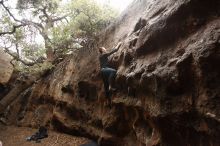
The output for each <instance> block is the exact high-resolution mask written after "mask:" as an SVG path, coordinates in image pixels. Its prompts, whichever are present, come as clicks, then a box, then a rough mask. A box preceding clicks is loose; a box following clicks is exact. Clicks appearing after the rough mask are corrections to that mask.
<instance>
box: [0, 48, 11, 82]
mask: <svg viewBox="0 0 220 146" xmlns="http://www.w3.org/2000/svg"><path fill="white" fill-rule="evenodd" d="M10 61H11V57H10V56H9V55H8V54H6V53H5V52H4V51H3V50H2V49H0V84H6V83H7V82H8V81H9V79H10V77H11V75H12V72H13V66H12V65H11V63H10Z"/></svg>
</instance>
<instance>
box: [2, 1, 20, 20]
mask: <svg viewBox="0 0 220 146" xmlns="http://www.w3.org/2000/svg"><path fill="white" fill-rule="evenodd" d="M0 4H1V5H2V6H3V8H4V9H5V10H6V11H7V12H8V14H9V15H10V16H11V17H12V18H13V19H14V21H16V22H20V23H22V22H21V20H19V19H17V18H15V17H14V15H13V14H12V13H11V11H10V10H9V9H8V7H6V6H5V4H4V1H3V0H1V1H0Z"/></svg>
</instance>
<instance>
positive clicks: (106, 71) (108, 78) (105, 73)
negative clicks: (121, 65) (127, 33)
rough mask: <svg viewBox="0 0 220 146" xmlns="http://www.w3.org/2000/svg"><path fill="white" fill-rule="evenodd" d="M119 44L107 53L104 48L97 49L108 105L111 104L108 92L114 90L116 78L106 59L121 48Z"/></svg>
mask: <svg viewBox="0 0 220 146" xmlns="http://www.w3.org/2000/svg"><path fill="white" fill-rule="evenodd" d="M121 44H122V43H121V42H119V43H118V44H117V46H116V47H114V49H113V50H112V51H111V52H107V50H106V49H105V48H104V47H100V48H99V52H100V56H99V61H100V68H101V75H102V79H103V82H104V88H105V96H106V98H107V99H108V102H109V104H111V95H110V91H113V90H114V89H115V88H114V81H115V77H116V72H117V71H116V70H115V69H113V68H110V67H109V64H108V57H109V56H110V55H112V54H113V53H115V52H117V51H118V50H119V48H120V46H121Z"/></svg>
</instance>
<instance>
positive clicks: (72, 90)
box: [7, 0, 220, 146]
mask: <svg viewBox="0 0 220 146" xmlns="http://www.w3.org/2000/svg"><path fill="white" fill-rule="evenodd" d="M119 41H122V42H123V45H122V47H121V48H120V50H119V51H118V52H117V53H115V54H114V55H113V56H112V57H111V58H110V65H111V66H112V67H114V68H116V69H117V70H118V72H117V78H116V83H117V88H118V91H117V92H115V93H113V96H112V98H113V104H112V107H111V108H110V107H109V106H106V105H105V104H104V102H105V98H104V93H103V83H102V80H101V76H100V74H99V63H98V51H97V50H96V48H93V49H88V48H85V49H84V50H80V51H77V52H75V54H73V56H69V57H67V58H66V59H65V60H64V61H63V62H61V63H59V64H58V65H57V66H56V68H55V69H53V70H51V71H50V72H48V73H47V74H45V75H44V76H42V78H41V79H40V80H38V81H36V82H35V83H34V84H33V85H32V86H31V87H30V88H28V89H27V90H26V91H25V92H23V93H22V94H20V95H19V96H20V98H18V99H17V101H16V102H14V103H13V104H12V105H11V109H10V110H11V111H13V112H11V113H9V114H8V116H7V117H8V122H9V123H10V122H11V124H18V125H21V126H32V127H36V126H38V125H46V126H48V127H49V128H51V129H55V130H58V131H60V132H64V133H68V134H72V135H80V136H85V137H88V138H91V139H94V140H96V141H98V142H99V143H100V144H101V145H103V146H177V145H178V146H218V145H219V143H220V141H219V137H220V113H219V111H220V106H219V105H220V68H219V62H220V1H219V0H178V1H176V0H163V1H160V0H155V1H152V0H136V1H134V2H133V3H132V4H131V5H130V6H129V7H128V9H127V10H126V11H124V12H123V14H122V15H121V16H120V17H119V18H118V20H117V21H116V22H114V23H113V24H112V25H111V26H109V27H108V28H107V29H106V30H105V31H103V32H102V33H101V34H100V39H99V43H98V45H99V46H105V47H107V48H109V49H110V48H112V47H113V46H114V44H116V43H117V42H119ZM15 119H16V120H15Z"/></svg>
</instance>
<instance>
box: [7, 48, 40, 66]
mask: <svg viewBox="0 0 220 146" xmlns="http://www.w3.org/2000/svg"><path fill="white" fill-rule="evenodd" d="M16 47H17V46H16ZM4 50H5V52H6V53H8V54H9V55H10V56H11V57H13V60H17V61H20V62H21V63H23V64H24V65H26V66H33V65H34V64H36V63H37V62H27V61H25V60H22V59H21V58H20V57H19V55H18V54H15V53H13V52H11V51H10V50H9V48H7V47H4Z"/></svg>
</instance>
